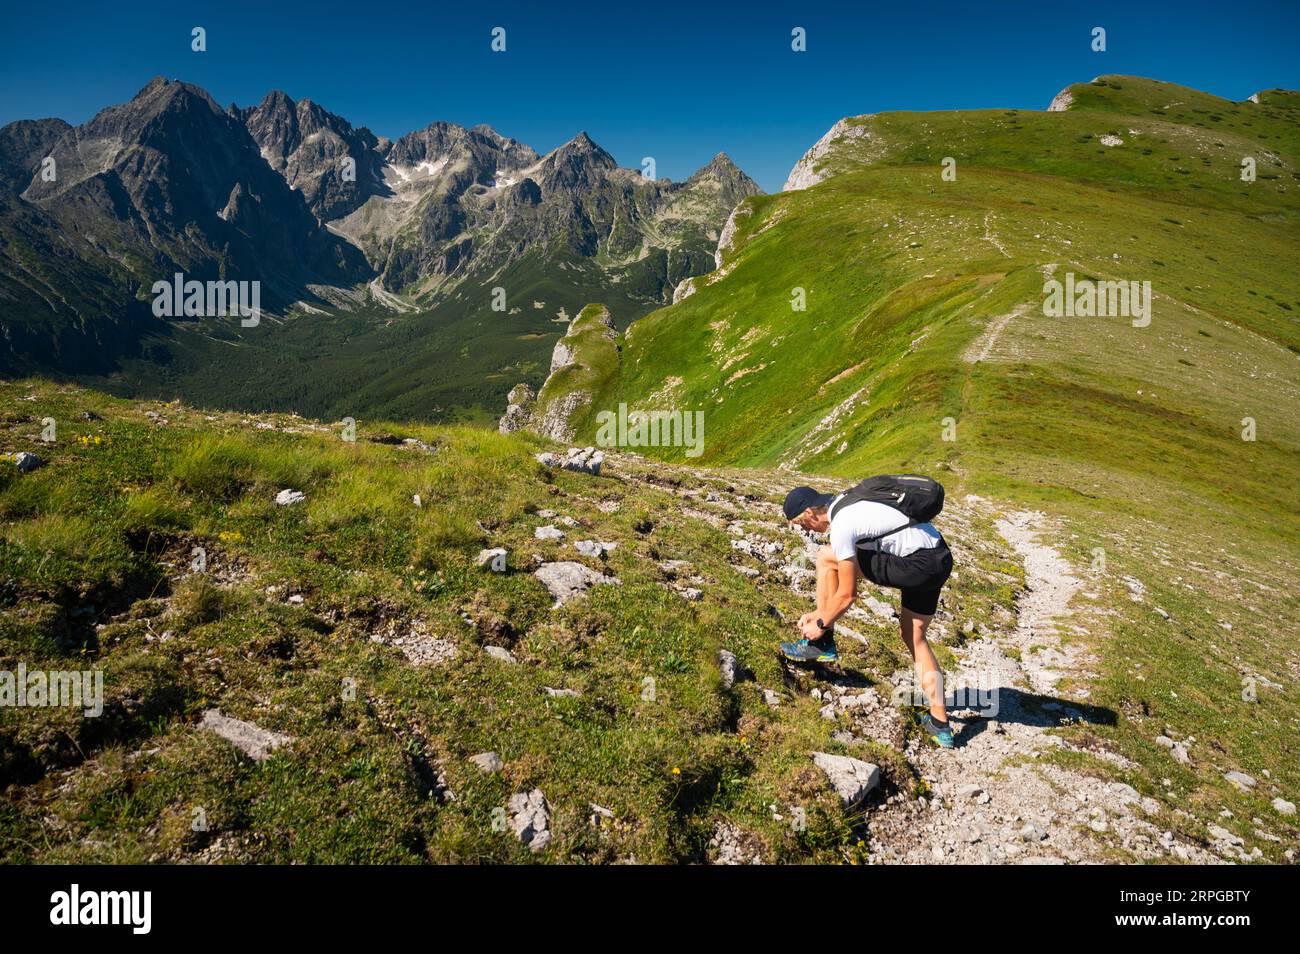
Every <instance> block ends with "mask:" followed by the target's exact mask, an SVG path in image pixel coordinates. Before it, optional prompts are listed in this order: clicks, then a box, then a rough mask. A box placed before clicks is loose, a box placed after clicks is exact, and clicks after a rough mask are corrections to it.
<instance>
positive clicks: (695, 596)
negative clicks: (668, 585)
mask: <svg viewBox="0 0 1300 954" xmlns="http://www.w3.org/2000/svg"><path fill="white" fill-rule="evenodd" d="M674 590H675V592H676V593H677V594H678V595H679V596H681V598H682V599H684V600H687V601H688V602H691V603H696V602H698V601H699V600H701V599H702V598H703V597H704V591H703V590H702V589H700V588H699V587H698V586H681V587H674Z"/></svg>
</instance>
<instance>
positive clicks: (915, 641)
mask: <svg viewBox="0 0 1300 954" xmlns="http://www.w3.org/2000/svg"><path fill="white" fill-rule="evenodd" d="M932 619H934V617H933V616H922V615H921V614H920V613H913V612H912V611H911V610H910V609H903V611H902V613H901V615H900V616H899V617H898V625H899V628H900V629H901V630H902V634H903V643H904V644H905V645H906V646H907V651H908V652H910V653H911V654H912V659H913V661H914V663H915V665H916V678H917V683H918V684H919V685H920V687H921V691H922V692H924V693H925V697H926V698H927V699H929V700H930V715H932V716H934V717H935V718H936V719H938V720H939V721H940V722H947V721H948V710H947V708H946V707H945V706H944V704H943V671H942V670H941V669H940V668H939V662H938V660H937V659H935V658H934V650H932V649H931V648H930V643H929V642H928V641H927V640H926V638H925V631H926V630H927V629H929V627H930V620H932Z"/></svg>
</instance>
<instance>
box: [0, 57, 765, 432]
mask: <svg viewBox="0 0 1300 954" xmlns="http://www.w3.org/2000/svg"><path fill="white" fill-rule="evenodd" d="M0 189H2V190H3V194H2V195H0V276H2V277H3V288H4V291H3V297H2V298H0V305H3V307H4V321H3V329H4V332H3V343H2V345H0V368H3V369H4V370H6V371H8V372H10V373H13V372H18V371H46V372H51V373H56V374H76V375H85V376H88V377H89V378H90V379H91V380H95V381H97V383H100V384H102V385H103V386H105V387H107V388H108V389H110V390H115V391H117V392H119V393H150V394H159V395H161V394H172V395H178V396H186V397H192V398H195V399H205V400H208V401H210V402H212V403H217V404H225V405H232V406H240V407H292V408H295V409H299V410H309V411H314V412H317V413H324V412H326V411H327V410H335V408H334V407H333V404H334V403H336V402H342V404H341V405H340V407H339V408H337V410H339V412H340V413H343V412H350V413H353V414H359V413H370V412H377V411H378V410H379V409H380V408H382V409H383V410H384V411H385V412H387V413H390V414H394V415H395V416H404V415H413V414H423V415H426V416H431V417H438V416H439V415H440V414H445V413H448V410H449V408H454V407H457V406H466V405H471V406H472V405H474V404H475V403H476V402H479V401H482V402H483V404H484V405H485V406H487V405H490V404H492V403H493V397H492V396H493V395H494V394H496V393H498V392H499V393H502V394H503V393H504V391H503V389H504V387H505V386H506V384H505V383H504V381H505V379H504V377H503V378H502V379H501V381H500V382H496V381H495V379H494V378H493V375H496V374H499V373H501V370H500V369H501V368H502V367H503V366H505V367H512V368H514V369H515V370H524V371H525V372H526V373H527V372H528V369H529V368H530V367H533V366H536V367H538V368H540V363H541V362H540V357H539V356H542V355H544V353H545V352H546V351H547V350H548V349H549V347H550V343H551V339H553V337H554V336H555V335H556V334H558V332H557V331H556V330H555V329H554V325H553V322H554V321H557V320H558V321H561V322H563V321H565V320H566V319H567V317H568V316H569V314H570V312H572V313H576V311H577V309H578V308H579V307H580V306H581V305H582V304H583V303H584V302H585V301H587V300H588V299H590V298H591V297H594V296H597V295H599V296H600V297H602V299H604V300H608V301H610V303H611V307H612V308H613V309H614V312H615V314H616V316H617V319H618V320H619V321H620V322H621V323H622V324H626V323H627V322H629V321H631V320H632V319H634V318H636V317H638V316H639V315H640V314H643V313H645V312H646V311H649V310H651V309H653V308H654V307H656V306H658V305H662V304H665V303H667V302H668V301H670V300H671V298H672V294H673V291H674V289H675V288H676V287H677V286H678V285H679V284H680V283H681V282H682V281H683V280H685V279H687V278H689V277H691V276H694V275H698V274H700V273H702V272H704V271H707V270H708V269H710V268H711V267H712V265H713V252H714V247H715V245H716V243H717V238H718V234H719V232H720V230H721V228H722V225H723V224H724V223H725V221H726V219H727V216H728V215H729V213H730V211H731V209H732V208H733V207H734V206H735V205H736V204H737V203H738V202H740V201H741V200H743V199H745V198H747V197H749V196H752V195H756V194H758V192H759V189H758V187H757V186H756V185H755V184H754V183H753V181H752V180H751V179H749V177H748V176H746V175H745V174H744V173H743V172H741V171H740V170H739V169H738V168H737V167H736V166H735V164H734V163H732V162H731V160H730V159H729V158H727V156H725V155H724V154H719V155H718V156H717V157H716V158H715V159H714V160H713V161H712V162H710V163H709V164H708V165H706V166H705V167H704V168H702V169H700V170H699V171H698V172H697V173H696V174H695V175H693V176H691V177H690V178H689V179H688V180H687V181H685V182H680V183H678V182H671V181H668V180H663V179H650V178H647V177H645V176H643V175H642V174H641V173H640V172H638V171H635V170H629V169H623V168H620V167H619V166H618V164H617V163H616V162H615V161H614V159H613V158H612V157H611V156H610V155H609V154H608V153H607V152H605V150H603V149H601V148H600V146H599V145H597V144H596V143H595V142H594V141H593V140H592V139H591V138H590V137H589V136H588V135H587V134H586V133H581V134H579V135H578V136H576V137H574V139H572V140H571V141H569V142H567V143H565V144H563V145H562V146H560V147H559V148H557V149H555V150H552V151H551V152H549V153H547V154H546V155H539V154H538V153H537V152H536V151H535V150H534V149H532V148H531V147H529V146H527V145H525V144H523V143H520V142H517V141H515V140H513V139H510V138H508V137H505V136H502V135H500V134H499V133H497V132H495V131H494V130H492V129H490V128H489V127H487V126H476V127H474V128H473V129H465V128H463V127H461V126H457V125H455V124H452V123H445V122H435V123H432V124H431V125H429V126H428V127H426V128H424V129H421V130H418V131H415V132H411V133H408V134H407V135H405V136H402V137H401V138H399V139H397V140H396V141H389V140H387V139H385V138H383V137H378V136H375V135H374V134H373V133H372V132H370V131H369V130H368V129H365V128H364V127H361V128H357V127H353V126H352V125H351V124H350V123H349V122H348V121H347V120H345V119H343V118H342V117H340V116H337V115H335V114H333V113H330V112H329V111H328V110H325V109H323V108H322V107H321V106H319V105H318V104H316V103H313V102H311V101H310V100H305V99H304V100H300V101H296V102H295V101H294V100H292V99H290V98H289V97H288V96H287V95H285V94H284V93H282V92H278V91H277V92H272V93H270V94H268V95H267V96H266V97H265V98H264V99H263V100H262V102H261V103H259V104H258V105H257V106H253V107H248V108H240V107H238V106H234V105H232V106H231V107H230V108H228V109H222V108H221V107H220V106H219V105H218V104H217V103H216V102H215V101H214V100H213V99H212V97H210V96H209V95H208V94H207V93H206V92H204V91H203V90H202V89H200V88H198V87H196V86H193V85H191V84H188V83H183V82H179V81H174V80H168V79H164V78H161V77H160V78H157V79H155V80H153V81H152V82H150V83H149V84H148V85H147V86H146V87H145V88H144V89H142V90H141V91H140V92H139V93H138V94H137V95H136V96H135V97H134V98H132V99H131V100H130V101H129V102H127V103H124V104H121V105H116V106H110V107H108V108H107V109H105V110H103V111H102V112H100V113H99V114H97V115H96V116H95V117H94V118H92V119H91V120H90V121H89V122H87V123H85V124H83V125H81V126H76V127H73V126H70V125H68V124H67V123H65V122H63V121H62V120H57V119H45V120H34V121H20V122H16V123H11V124H10V125H8V126H6V127H4V128H3V129H0ZM174 272H183V273H184V274H185V276H186V278H187V279H197V280H199V281H207V280H222V281H226V280H257V281H260V282H261V285H262V288H261V292H262V302H263V307H264V308H266V309H267V311H268V312H269V314H270V316H271V318H272V319H273V320H272V322H271V323H272V324H274V325H275V333H274V334H271V333H269V332H268V331H267V330H266V329H263V330H261V331H257V330H243V329H239V328H238V327H232V326H231V323H229V322H228V321H224V320H221V319H217V320H207V321H198V322H187V323H177V322H172V321H160V320H159V319H157V318H155V317H154V316H153V315H152V314H151V313H150V309H149V299H150V295H149V290H150V288H151V287H152V285H153V283H154V282H155V281H158V280H160V279H170V278H171V276H172V274H173V273H174ZM498 290H499V291H498ZM304 322H305V324H304ZM291 325H292V326H295V327H288V326H291ZM322 340H329V341H334V342H335V343H338V342H340V341H347V342H349V343H350V344H349V346H348V350H349V351H351V352H353V353H355V354H356V355H357V356H358V358H359V360H361V361H362V362H363V363H364V362H366V361H373V362H375V365H373V366H372V365H367V366H366V367H365V369H364V371H363V373H362V377H363V378H364V379H365V380H367V381H369V382H371V384H372V387H373V386H374V382H376V380H377V378H379V377H380V375H377V374H375V373H374V369H375V367H383V368H384V369H385V371H386V372H387V373H389V374H390V375H392V374H395V375H397V381H396V383H394V384H392V385H391V386H390V387H388V388H381V391H380V392H377V393H374V394H372V395H370V396H365V397H361V398H358V395H357V390H356V388H355V387H354V386H353V384H355V381H353V382H352V384H349V385H346V386H344V387H342V388H340V386H339V383H340V382H341V381H343V380H345V379H346V380H351V376H350V375H349V374H348V373H347V371H346V369H335V370H331V371H330V372H327V373H322V372H321V368H320V367H319V364H318V362H317V360H316V358H317V357H318V356H317V354H316V353H315V350H314V349H315V347H316V345H317V344H318V343H319V342H320V341H322ZM335 351H336V352H337V349H335ZM449 364H455V365H457V368H456V369H455V370H454V371H449V369H448V368H447V367H446V366H447V365H449ZM540 374H541V372H540V370H539V371H537V372H536V375H537V383H540ZM429 382H433V386H432V387H430V386H429ZM446 382H451V383H450V384H449V385H447V386H443V385H444V384H445V383H446ZM395 402H396V403H395ZM495 403H497V404H499V403H500V402H499V401H496V402H495Z"/></svg>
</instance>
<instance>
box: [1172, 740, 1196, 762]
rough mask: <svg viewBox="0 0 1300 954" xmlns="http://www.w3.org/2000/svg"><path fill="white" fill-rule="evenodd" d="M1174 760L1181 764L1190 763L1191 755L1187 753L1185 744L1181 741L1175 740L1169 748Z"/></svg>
mask: <svg viewBox="0 0 1300 954" xmlns="http://www.w3.org/2000/svg"><path fill="white" fill-rule="evenodd" d="M1170 752H1171V754H1172V755H1173V757H1174V761H1175V762H1181V763H1182V764H1183V765H1191V764H1192V757H1191V756H1190V755H1188V754H1187V746H1185V745H1183V743H1181V742H1175V743H1174V747H1173V748H1172V749H1171V750H1170Z"/></svg>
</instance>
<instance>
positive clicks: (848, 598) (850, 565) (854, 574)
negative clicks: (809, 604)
mask: <svg viewBox="0 0 1300 954" xmlns="http://www.w3.org/2000/svg"><path fill="white" fill-rule="evenodd" d="M835 576H836V578H837V580H838V583H839V585H838V586H836V588H835V591H834V592H833V593H831V595H830V599H829V601H828V603H827V605H826V606H818V607H817V616H818V618H819V619H821V621H822V622H823V623H825V624H826V625H827V626H829V625H831V623H833V622H835V621H836V620H837V619H839V618H840V617H841V616H843V615H844V611H845V610H847V609H848V608H849V607H850V606H852V605H853V600H854V598H855V597H856V596H857V595H858V564H857V561H856V559H854V560H840V562H839V567H838V572H837V573H836V574H835Z"/></svg>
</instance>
